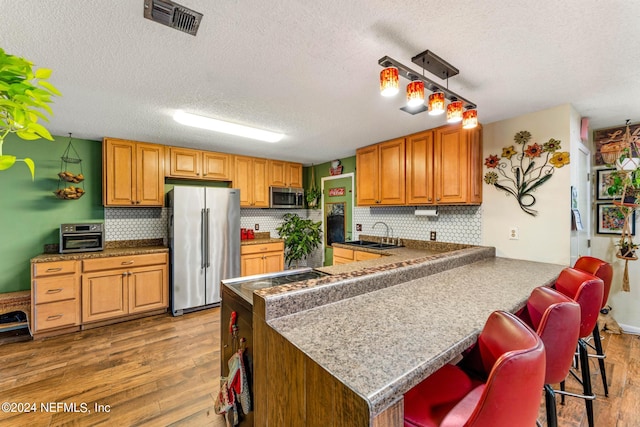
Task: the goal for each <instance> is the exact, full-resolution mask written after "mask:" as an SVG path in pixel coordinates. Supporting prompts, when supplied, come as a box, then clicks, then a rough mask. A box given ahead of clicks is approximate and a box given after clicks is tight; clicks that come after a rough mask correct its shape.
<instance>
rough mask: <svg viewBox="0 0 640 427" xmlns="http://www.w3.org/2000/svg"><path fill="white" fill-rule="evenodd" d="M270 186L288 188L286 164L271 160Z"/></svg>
mask: <svg viewBox="0 0 640 427" xmlns="http://www.w3.org/2000/svg"><path fill="white" fill-rule="evenodd" d="M269 185H271V186H274V187H286V186H287V168H286V162H281V161H279V160H269Z"/></svg>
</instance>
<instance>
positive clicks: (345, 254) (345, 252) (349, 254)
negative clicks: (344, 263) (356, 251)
mask: <svg viewBox="0 0 640 427" xmlns="http://www.w3.org/2000/svg"><path fill="white" fill-rule="evenodd" d="M333 257H334V258H335V257H338V258H344V259H348V260H351V261H353V249H344V248H336V247H334V248H333Z"/></svg>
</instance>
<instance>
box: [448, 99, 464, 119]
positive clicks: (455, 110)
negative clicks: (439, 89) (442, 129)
mask: <svg viewBox="0 0 640 427" xmlns="http://www.w3.org/2000/svg"><path fill="white" fill-rule="evenodd" d="M460 121H462V101H451V103H450V104H449V105H447V123H458V122H460Z"/></svg>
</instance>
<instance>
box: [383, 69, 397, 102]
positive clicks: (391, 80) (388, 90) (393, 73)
mask: <svg viewBox="0 0 640 427" xmlns="http://www.w3.org/2000/svg"><path fill="white" fill-rule="evenodd" d="M399 87H400V84H399V82H398V69H397V68H396V67H387V68H385V69H383V70H382V71H380V94H381V95H382V96H393V95H395V94H396V93H398V90H399Z"/></svg>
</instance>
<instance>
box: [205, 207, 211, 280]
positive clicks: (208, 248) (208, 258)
mask: <svg viewBox="0 0 640 427" xmlns="http://www.w3.org/2000/svg"><path fill="white" fill-rule="evenodd" d="M205 215H206V218H207V234H206V236H207V237H206V241H205V247H206V248H207V258H206V260H207V261H206V266H207V268H209V267H211V247H210V246H209V241H210V240H209V233H210V229H209V208H207V209H206V211H205Z"/></svg>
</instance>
